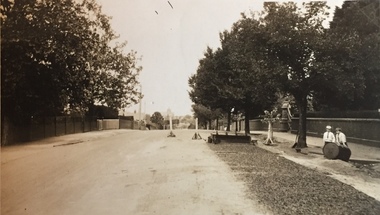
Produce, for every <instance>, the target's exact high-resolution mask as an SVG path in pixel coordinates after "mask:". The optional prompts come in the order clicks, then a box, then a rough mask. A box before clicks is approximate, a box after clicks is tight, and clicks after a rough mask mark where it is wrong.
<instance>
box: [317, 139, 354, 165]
mask: <svg viewBox="0 0 380 215" xmlns="http://www.w3.org/2000/svg"><path fill="white" fill-rule="evenodd" d="M322 151H323V155H324V156H325V157H326V158H327V159H339V160H343V161H348V160H349V159H350V157H351V150H350V148H348V147H344V146H338V145H337V144H335V143H326V144H325V146H324V147H323V149H322Z"/></svg>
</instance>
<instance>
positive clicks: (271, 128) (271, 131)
mask: <svg viewBox="0 0 380 215" xmlns="http://www.w3.org/2000/svg"><path fill="white" fill-rule="evenodd" d="M272 124H273V123H272V122H271V121H269V122H268V139H271V140H273V126H272Z"/></svg>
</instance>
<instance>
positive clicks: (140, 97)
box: [139, 84, 142, 130]
mask: <svg viewBox="0 0 380 215" xmlns="http://www.w3.org/2000/svg"><path fill="white" fill-rule="evenodd" d="M139 99H140V101H139V129H140V130H141V102H142V86H141V84H140V96H139Z"/></svg>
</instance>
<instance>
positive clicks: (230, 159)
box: [208, 143, 380, 215]
mask: <svg viewBox="0 0 380 215" xmlns="http://www.w3.org/2000/svg"><path fill="white" fill-rule="evenodd" d="M208 145H209V147H210V148H211V149H212V150H213V151H215V152H216V154H217V155H218V156H219V157H220V158H221V159H222V160H223V161H225V162H226V163H227V164H228V165H229V166H230V168H231V169H232V170H233V172H234V173H235V174H236V175H237V177H238V178H239V179H241V180H242V181H244V182H245V184H246V185H247V187H248V188H249V192H250V194H249V197H250V198H252V199H254V200H256V201H259V203H260V204H264V205H265V206H266V207H267V208H268V209H269V210H271V211H272V212H273V213H274V214H366V215H370V214H374V215H375V214H376V215H377V214H380V202H379V201H377V200H376V199H374V198H372V197H370V196H367V195H366V194H364V193H362V192H360V191H358V190H356V189H355V188H353V187H351V186H349V185H346V184H344V183H341V182H339V181H337V180H335V179H333V178H331V177H328V176H327V175H325V174H323V173H320V172H318V171H316V170H313V169H309V168H307V167H304V166H302V165H299V164H296V163H294V162H292V161H289V160H287V159H285V158H283V157H281V156H279V155H278V154H275V153H271V152H268V151H266V150H264V149H261V148H259V147H257V146H254V145H250V144H236V143H234V144H227V143H221V144H208Z"/></svg>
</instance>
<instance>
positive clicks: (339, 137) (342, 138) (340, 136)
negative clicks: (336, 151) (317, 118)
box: [335, 128, 348, 147]
mask: <svg viewBox="0 0 380 215" xmlns="http://www.w3.org/2000/svg"><path fill="white" fill-rule="evenodd" d="M335 132H336V136H335V140H336V143H337V144H338V146H339V145H341V146H345V147H348V145H347V139H346V135H345V134H344V133H343V132H342V129H341V128H336V129H335Z"/></svg>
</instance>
